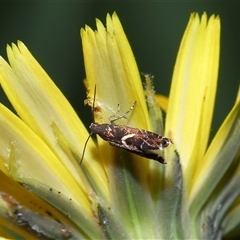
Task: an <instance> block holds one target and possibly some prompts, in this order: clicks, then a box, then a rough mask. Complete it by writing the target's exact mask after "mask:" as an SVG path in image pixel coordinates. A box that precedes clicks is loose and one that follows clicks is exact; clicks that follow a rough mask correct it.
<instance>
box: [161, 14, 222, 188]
mask: <svg viewBox="0 0 240 240" xmlns="http://www.w3.org/2000/svg"><path fill="white" fill-rule="evenodd" d="M219 39H220V20H219V17H214V16H211V17H210V19H209V21H208V23H207V16H206V14H205V13H204V14H203V16H202V18H201V20H200V19H199V16H198V15H197V14H192V15H191V17H190V20H189V23H188V26H187V28H186V30H185V33H184V36H183V39H182V42H181V45H180V48H179V52H178V56H177V60H176V63H175V68H174V73H173V78H172V86H171V92H170V97H169V105H168V114H167V119H166V131H165V135H167V136H170V137H171V138H172V139H173V142H174V144H175V145H176V148H177V150H178V152H179V154H180V158H181V164H182V167H183V175H184V178H185V184H186V186H187V188H189V187H190V185H191V184H190V183H191V182H192V181H191V178H192V176H193V174H194V171H195V170H196V169H197V168H198V165H201V162H200V159H201V158H202V156H203V155H204V152H205V150H206V147H207V143H208V137H209V132H210V131H209V130H210V126H211V120H212V114H213V107H214V101H215V93H216V85H217V76H218V64H219V45H220V40H219Z"/></svg>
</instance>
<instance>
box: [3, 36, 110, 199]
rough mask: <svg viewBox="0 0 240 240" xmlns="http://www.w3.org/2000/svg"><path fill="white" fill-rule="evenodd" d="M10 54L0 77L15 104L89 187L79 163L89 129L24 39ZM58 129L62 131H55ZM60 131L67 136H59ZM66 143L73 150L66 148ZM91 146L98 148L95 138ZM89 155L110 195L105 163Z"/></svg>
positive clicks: (91, 168)
mask: <svg viewBox="0 0 240 240" xmlns="http://www.w3.org/2000/svg"><path fill="white" fill-rule="evenodd" d="M7 53H8V58H9V61H10V64H11V67H10V66H9V65H8V64H7V63H6V62H5V61H4V59H2V58H1V59H0V69H1V71H0V79H1V84H2V87H3V89H4V91H5V93H6V94H7V96H8V98H9V100H10V101H11V103H12V105H13V107H14V108H15V109H16V111H17V113H18V114H19V116H20V117H21V118H22V119H23V121H24V122H25V123H26V124H27V125H28V126H29V127H30V128H31V129H32V130H33V131H34V132H35V133H36V134H37V135H38V136H39V137H41V138H42V139H43V140H44V141H45V143H46V144H47V145H48V146H49V147H50V149H51V150H52V151H53V152H54V154H55V155H56V156H57V157H58V158H59V159H60V160H61V161H62V162H63V164H64V165H65V166H66V169H68V171H69V172H71V174H72V175H73V177H74V178H75V180H76V181H77V182H78V183H79V184H80V185H81V187H82V188H85V187H86V188H87V184H86V182H87V180H86V177H85V174H84V173H83V172H82V170H81V168H80V166H79V161H80V159H81V156H82V152H83V146H84V144H85V141H86V139H87V137H88V132H87V130H86V129H85V127H84V125H83V124H82V122H81V121H80V120H79V118H78V116H77V115H76V113H75V111H74V110H73V109H72V107H71V106H70V104H69V102H68V101H67V100H66V99H65V97H64V96H63V94H62V93H61V92H60V90H59V89H58V88H57V87H56V86H55V84H54V83H53V82H52V80H51V79H50V78H49V76H48V75H47V74H46V72H45V71H44V70H43V69H42V68H41V66H40V65H39V64H38V62H37V61H36V60H35V59H34V57H33V56H32V55H31V53H30V52H29V51H28V49H27V48H26V47H25V45H24V44H23V43H22V42H20V41H19V42H18V47H17V46H15V45H13V46H12V48H10V47H9V46H8V47H7ZM56 129H59V131H55V130H56ZM60 132H61V136H64V139H63V138H61V139H60V138H59V135H58V133H60ZM60 141H61V142H60ZM64 146H65V147H64ZM66 146H68V148H69V150H66ZM89 148H91V149H94V148H95V145H94V143H93V142H92V141H91V140H90V141H89ZM95 149H96V148H95ZM73 151H74V152H73ZM69 152H73V153H72V158H69ZM85 156H86V158H88V159H92V161H86V163H85V162H84V169H85V171H86V172H88V173H89V172H90V173H91V174H93V175H94V176H95V179H96V181H95V184H96V185H98V189H100V190H99V191H101V192H104V193H105V196H107V194H108V188H107V179H106V175H105V173H104V171H103V169H102V167H101V164H100V163H99V162H98V161H96V160H94V158H95V157H94V155H93V152H92V151H91V152H90V151H87V152H86V155H85Z"/></svg>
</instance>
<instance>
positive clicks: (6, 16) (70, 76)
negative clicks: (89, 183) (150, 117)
mask: <svg viewBox="0 0 240 240" xmlns="http://www.w3.org/2000/svg"><path fill="white" fill-rule="evenodd" d="M114 11H116V12H117V14H118V16H119V18H120V20H121V22H122V25H123V27H124V30H125V33H126V35H127V37H128V40H129V42H130V44H131V46H132V50H133V52H134V55H135V58H136V60H137V63H138V67H139V71H140V72H144V73H151V74H153V75H154V76H155V80H154V83H155V88H156V91H157V93H161V94H164V95H167V96H168V94H169V89H170V84H171V77H172V72H173V67H174V62H175V58H176V56H177V51H178V47H179V44H180V41H181V38H182V35H183V32H184V30H185V27H186V25H187V23H188V19H189V16H190V13H192V12H198V13H199V15H202V13H203V12H204V11H205V12H206V13H207V15H208V16H210V15H212V14H216V15H220V18H221V56H220V69H219V85H218V90H217V99H216V108H215V113H214V119H213V126H212V133H211V134H212V136H213V135H214V134H215V133H216V131H217V129H218V128H219V126H220V125H221V123H222V122H223V120H224V119H225V117H226V115H227V114H228V112H229V111H230V109H231V108H232V106H233V104H234V101H235V99H236V95H237V90H238V87H239V77H240V76H239V75H240V24H239V19H240V2H231V1H221V2H220V1H209V2H206V1H202V2H194V1H192V2H189V1H188V2H181V1H163V2H157V1H152V2H141V1H137V2H135V1H119V2H118V1H114V2H107V1H101V2H100V1H89V2H88V1H73V2H72V1H61V2H60V1H32V2H24V1H21V2H20V1H19V2H15V1H14V2H11V1H8V2H5V3H0V55H1V56H3V57H4V58H5V59H6V44H11V43H12V42H14V43H16V42H17V40H21V41H23V42H24V43H25V45H26V46H27V47H28V49H29V50H30V51H31V52H32V54H33V55H34V57H35V58H36V59H37V60H38V62H39V63H40V64H41V65H42V67H43V68H44V69H45V71H46V72H47V73H48V74H49V75H50V77H51V78H52V79H53V80H54V82H55V83H56V85H57V86H58V87H59V88H60V89H61V91H62V92H63V93H64V95H65V96H66V97H67V99H68V100H69V101H70V103H71V104H72V106H73V108H74V109H75V111H76V112H77V113H78V115H79V116H80V117H81V119H82V120H83V122H84V123H85V124H86V125H87V126H88V125H89V124H90V122H91V121H92V117H91V111H90V108H89V107H86V106H84V104H83V101H84V99H85V97H86V91H85V88H84V85H83V79H84V78H85V72H84V63H83V56H82V50H81V40H80V36H79V30H80V28H81V27H84V26H85V24H87V25H89V26H90V27H91V28H94V29H95V18H98V19H100V20H101V21H102V22H103V23H104V24H105V19H106V14H107V13H110V14H112V13H113V12H114ZM0 101H1V102H2V103H4V104H5V105H7V106H10V105H9V103H8V101H7V99H6V97H5V95H4V93H3V92H2V90H0Z"/></svg>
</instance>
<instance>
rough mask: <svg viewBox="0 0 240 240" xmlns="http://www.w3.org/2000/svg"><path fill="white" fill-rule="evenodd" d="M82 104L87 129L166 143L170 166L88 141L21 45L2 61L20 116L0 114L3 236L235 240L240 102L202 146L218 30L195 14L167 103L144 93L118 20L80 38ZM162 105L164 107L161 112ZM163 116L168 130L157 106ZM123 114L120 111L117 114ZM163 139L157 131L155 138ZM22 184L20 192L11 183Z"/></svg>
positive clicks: (214, 21) (239, 202) (239, 208)
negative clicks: (122, 131) (132, 131)
mask: <svg viewBox="0 0 240 240" xmlns="http://www.w3.org/2000/svg"><path fill="white" fill-rule="evenodd" d="M81 38H82V44H83V53H84V63H85V69H86V81H85V84H86V87H87V91H88V96H87V100H86V103H87V104H89V105H90V106H91V107H92V106H93V99H94V89H95V86H96V96H95V102H94V109H93V110H94V111H93V112H94V119H95V120H94V121H95V122H96V123H99V124H102V123H109V117H110V116H113V115H114V114H117V116H119V115H121V114H122V113H125V112H127V111H128V110H129V109H130V107H131V106H132V105H133V103H134V102H135V101H136V105H135V107H134V108H133V109H132V110H131V111H130V112H129V113H128V114H127V116H126V118H121V119H119V120H117V121H116V122H114V123H115V124H120V125H126V126H131V127H135V128H141V129H146V130H148V131H152V132H155V133H157V134H163V133H164V136H166V137H169V138H171V139H172V140H173V142H174V144H173V145H171V146H169V147H168V148H165V149H164V150H163V151H162V152H161V154H162V155H163V157H164V159H165V161H166V162H167V164H166V165H162V164H160V163H159V162H157V161H152V160H150V159H146V158H143V157H140V156H138V155H135V154H132V153H129V152H125V151H123V150H122V149H119V148H115V147H112V146H110V145H109V144H108V143H107V142H106V141H104V140H102V139H101V138H99V137H98V138H97V143H96V142H95V141H94V140H93V139H92V138H90V140H89V142H88V144H87V146H86V149H85V154H84V157H83V161H82V164H80V161H81V159H82V153H83V150H84V146H85V141H86V139H87V138H88V136H89V133H88V130H87V129H86V128H85V127H84V125H83V124H82V122H81V121H80V120H79V118H78V116H77V115H76V113H75V112H74V110H73V109H72V108H71V106H70V104H69V103H68V101H67V100H66V99H65V98H64V96H63V95H62V93H61V92H60V91H59V89H58V88H57V87H56V86H55V85H54V83H53V82H52V81H51V79H50V78H49V76H48V75H47V74H46V73H45V71H44V70H43V69H42V68H41V66H40V65H39V64H38V63H37V61H36V60H35V59H34V57H33V56H32V55H31V53H30V52H29V51H28V49H27V48H26V47H25V45H24V44H23V43H22V42H20V41H19V42H18V45H17V46H16V45H14V44H13V45H12V47H10V46H8V47H7V54H8V59H9V64H8V63H7V62H6V61H5V60H4V59H3V58H0V82H1V86H2V88H3V90H4V91H5V93H6V95H7V97H8V98H9V100H10V102H11V103H12V105H13V107H14V109H15V110H16V112H17V115H16V114H14V113H12V112H11V111H10V110H8V109H7V108H6V107H5V106H3V105H0V132H1V137H0V179H1V181H0V236H2V237H4V238H20V237H23V238H25V239H30V238H35V239H36V238H38V237H39V235H41V236H43V237H47V238H53V239H69V238H70V239H82V238H84V239H102V238H107V239H108V238H109V239H110V238H112V239H190V238H191V239H211V238H212V239H217V238H221V237H222V236H232V235H234V234H235V235H236V234H239V230H238V229H237V227H238V226H239V224H240V219H239V217H238V216H239V214H240V188H239V181H240V167H239V160H240V151H239V149H240V141H239V139H240V127H239V125H240V93H238V96H237V100H236V103H235V105H234V106H233V109H232V110H231V112H230V113H229V115H228V116H227V118H226V120H225V121H224V122H223V124H222V126H221V127H220V129H219V131H218V132H217V134H216V136H215V137H214V139H213V140H212V141H211V143H210V144H209V143H208V142H209V132H210V128H211V120H212V114H213V109H214V101H215V93H216V87H217V77H218V64H219V46H220V20H219V17H215V16H211V17H210V19H209V20H207V16H206V14H205V13H204V14H203V16H202V17H201V19H200V18H199V16H198V15H197V14H191V16H190V20H189V23H188V26H187V28H186V31H185V33H184V36H183V39H182V42H181V45H180V48H179V52H178V55H177V60H176V64H175V68H174V73H173V79H172V86H171V92H170V96H169V100H167V99H166V98H162V97H159V96H155V95H154V88H153V86H152V77H151V76H150V75H148V74H145V75H144V76H145V81H146V84H145V90H144V89H143V88H142V83H141V78H140V74H139V70H138V68H137V65H136V62H135V59H134V56H133V53H132V51H131V47H130V45H129V43H128V41H127V38H126V36H125V34H124V31H123V28H122V26H121V23H120V21H119V19H118V17H117V15H116V13H114V14H113V15H112V17H110V15H108V16H107V26H106V28H105V27H104V26H103V24H102V23H101V22H100V21H99V20H97V31H95V32H94V31H93V30H92V29H90V28H89V27H88V26H86V27H85V29H81ZM163 99H164V101H162V100H163ZM159 102H160V104H161V106H164V109H167V114H166V123H165V127H164V125H163V119H162V118H163V117H162V113H161V110H160V108H159V107H158V103H159ZM118 104H120V111H119V113H116V111H117V109H118ZM164 128H165V131H164V130H163V129H164ZM17 182H18V183H20V184H18V183H17Z"/></svg>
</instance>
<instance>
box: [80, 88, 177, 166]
mask: <svg viewBox="0 0 240 240" xmlns="http://www.w3.org/2000/svg"><path fill="white" fill-rule="evenodd" d="M95 91H96V88H95ZM94 102H95V95H94V101H93V105H94ZM135 104H136V102H135V103H134V104H133V105H132V107H131V108H130V109H129V110H128V111H127V112H125V113H124V114H122V115H120V116H118V117H115V116H116V115H117V113H118V112H119V109H120V105H118V110H117V112H116V114H114V115H113V116H110V117H109V121H110V123H109V124H108V123H103V124H99V123H95V122H93V123H91V125H90V126H89V128H90V130H91V133H90V135H89V137H88V139H87V140H86V143H85V146H84V150H83V156H84V151H85V148H86V144H87V141H88V140H89V138H90V136H91V135H92V134H94V133H95V134H97V135H98V136H99V137H101V138H102V139H103V140H105V141H107V142H108V143H109V144H110V145H111V146H115V147H119V148H122V149H124V150H127V151H129V152H131V153H134V154H137V155H140V156H142V157H145V158H148V159H153V160H156V161H158V162H160V163H162V164H166V162H165V161H164V159H163V157H162V156H161V155H160V154H158V153H157V152H156V151H158V150H163V149H164V148H166V147H168V146H169V145H170V144H172V143H173V142H172V140H171V139H170V138H167V137H163V136H160V135H158V134H156V133H153V132H150V131H147V130H144V129H139V128H134V127H129V126H125V125H117V124H115V121H117V120H119V119H122V118H126V115H127V114H128V113H129V112H130V111H131V110H132V109H133V108H134V107H135ZM93 109H94V106H93ZM114 117H115V118H114ZM83 156H82V159H83ZM82 159H81V162H82ZM81 162H80V164H81Z"/></svg>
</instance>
